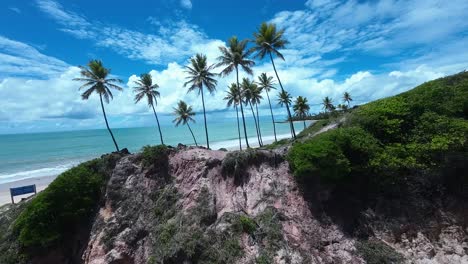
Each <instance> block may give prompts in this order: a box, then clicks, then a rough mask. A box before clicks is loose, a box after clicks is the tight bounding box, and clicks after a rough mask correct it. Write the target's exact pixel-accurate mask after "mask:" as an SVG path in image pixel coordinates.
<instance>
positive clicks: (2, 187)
mask: <svg viewBox="0 0 468 264" xmlns="http://www.w3.org/2000/svg"><path fill="white" fill-rule="evenodd" d="M56 177H57V176H46V177H40V178H31V179H24V180H19V181H14V182H8V183H2V184H0V206H2V205H4V204H8V203H11V196H10V188H14V187H21V186H25V185H32V184H35V185H36V191H37V192H40V191H42V190H44V189H45V188H46V187H47V186H48V185H49V184H50V183H51V182H52V181H53V180H54V179H55V178H56ZM31 195H34V194H33V193H32V194H31V193H30V194H25V195H19V196H15V197H14V199H15V203H16V202H19V201H21V199H23V198H27V197H29V196H31Z"/></svg>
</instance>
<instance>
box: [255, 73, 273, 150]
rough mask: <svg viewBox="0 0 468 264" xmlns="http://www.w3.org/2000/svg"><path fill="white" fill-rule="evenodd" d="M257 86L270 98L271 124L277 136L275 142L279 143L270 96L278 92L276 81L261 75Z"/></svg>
mask: <svg viewBox="0 0 468 264" xmlns="http://www.w3.org/2000/svg"><path fill="white" fill-rule="evenodd" d="M257 85H258V87H259V88H260V89H262V90H263V91H265V92H266V95H267V98H268V104H269V105H270V113H271V122H272V123H273V133H274V135H275V142H276V141H277V139H276V125H275V118H274V116H273V109H272V108H271V101H270V95H269V94H268V92H269V91H271V90H276V88H275V87H274V86H273V85H274V80H273V77H271V76H267V74H266V73H262V74H260V76H258V82H257Z"/></svg>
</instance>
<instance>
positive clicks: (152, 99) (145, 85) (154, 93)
mask: <svg viewBox="0 0 468 264" xmlns="http://www.w3.org/2000/svg"><path fill="white" fill-rule="evenodd" d="M135 84H136V85H137V86H136V87H133V91H134V92H135V93H136V94H135V103H138V102H140V101H141V99H143V98H145V97H146V99H147V100H148V106H150V107H151V108H153V113H154V117H155V118H156V123H157V124H158V130H159V138H160V139H161V144H163V145H164V140H163V136H162V133H161V126H160V125H159V119H158V115H157V114H156V110H155V109H154V105H157V104H158V101H157V98H158V97H159V96H160V94H159V91H158V90H157V89H158V88H159V85H158V84H157V83H153V79H152V78H151V75H150V74H149V73H143V74H142V75H140V79H139V80H137V81H135Z"/></svg>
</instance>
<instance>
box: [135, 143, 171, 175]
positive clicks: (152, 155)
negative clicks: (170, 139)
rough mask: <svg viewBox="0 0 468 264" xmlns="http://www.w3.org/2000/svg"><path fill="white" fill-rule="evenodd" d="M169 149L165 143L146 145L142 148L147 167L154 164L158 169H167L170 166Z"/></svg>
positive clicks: (144, 163)
mask: <svg viewBox="0 0 468 264" xmlns="http://www.w3.org/2000/svg"><path fill="white" fill-rule="evenodd" d="M168 153H169V150H168V148H167V147H166V146H165V145H157V146H149V145H147V146H144V147H143V148H142V149H141V158H142V161H143V165H144V166H145V167H149V166H153V167H154V168H158V170H165V169H167V168H168V166H169V157H168Z"/></svg>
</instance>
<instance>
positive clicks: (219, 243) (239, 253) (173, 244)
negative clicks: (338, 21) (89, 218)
mask: <svg viewBox="0 0 468 264" xmlns="http://www.w3.org/2000/svg"><path fill="white" fill-rule="evenodd" d="M226 154H227V152H223V151H211V150H206V149H202V148H183V147H182V148H181V149H178V150H176V151H170V153H169V158H168V166H167V168H164V166H163V168H162V169H161V168H156V167H150V168H144V166H142V162H141V161H139V157H138V155H130V156H127V157H124V158H123V159H122V160H121V161H120V162H119V163H118V164H117V166H116V168H115V170H114V173H113V175H112V177H111V179H110V181H109V183H108V185H107V191H106V199H105V203H104V204H103V206H102V207H101V208H100V212H99V215H98V216H97V218H96V220H95V223H94V226H93V229H92V234H91V239H90V241H89V244H88V247H87V249H86V251H85V254H84V255H83V260H84V262H85V263H95V264H97V263H148V262H150V263H151V262H153V263H160V262H161V263H162V262H164V263H193V262H200V263H210V262H211V263H223V262H224V263H226V262H227V263H255V262H259V263H271V262H274V263H345V262H346V263H363V260H362V259H361V258H360V257H357V256H356V254H355V253H354V252H355V246H354V241H353V240H352V239H349V238H347V237H346V236H344V234H343V233H342V232H341V231H340V230H339V228H338V227H337V226H335V225H333V224H329V225H323V224H321V223H320V222H319V221H317V220H315V218H314V216H313V215H312V213H311V211H310V210H309V209H308V205H307V203H306V202H305V201H304V199H303V198H302V196H301V193H300V191H299V189H298V188H297V186H296V184H295V182H294V179H293V178H292V175H291V174H290V172H289V169H288V164H287V162H286V161H284V160H283V159H282V158H281V156H280V155H278V154H275V153H274V152H262V153H261V154H255V155H256V157H254V159H256V161H255V164H247V166H246V167H242V168H241V167H238V168H236V170H237V171H228V172H227V171H226V170H227V169H226V167H227V165H226V164H223V159H225V156H226ZM251 158H252V157H251ZM234 160H235V159H234ZM239 165H240V166H244V165H245V164H239ZM166 169H167V171H166ZM239 171H240V172H239ZM167 192H169V193H171V195H167ZM161 199H163V201H161ZM171 199H174V201H171ZM171 203H172V204H171ZM158 207H159V208H158ZM161 207H162V208H161ZM161 210H163V212H160V211H161ZM171 211H174V212H171ZM163 221H165V222H163ZM173 222H174V224H173V225H172V224H171V223H173ZM161 233H162V234H161ZM218 261H219V262H218ZM262 261H263V262H262Z"/></svg>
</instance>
